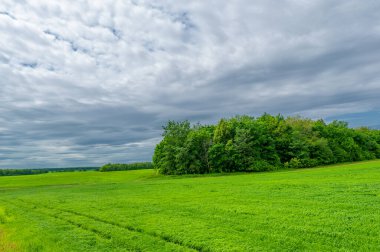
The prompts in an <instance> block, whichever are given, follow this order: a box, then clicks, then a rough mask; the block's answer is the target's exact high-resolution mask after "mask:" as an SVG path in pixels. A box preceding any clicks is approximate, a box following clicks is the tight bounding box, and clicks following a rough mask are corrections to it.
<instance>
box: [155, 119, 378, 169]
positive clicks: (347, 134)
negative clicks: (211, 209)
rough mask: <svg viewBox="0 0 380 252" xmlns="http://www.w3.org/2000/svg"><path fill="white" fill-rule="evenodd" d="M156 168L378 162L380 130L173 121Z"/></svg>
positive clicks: (305, 122) (314, 123) (286, 122)
mask: <svg viewBox="0 0 380 252" xmlns="http://www.w3.org/2000/svg"><path fill="white" fill-rule="evenodd" d="M163 130H164V132H163V134H162V136H163V139H162V141H161V142H160V143H159V144H158V145H157V146H156V148H155V151H154V155H153V165H154V168H155V169H157V170H158V171H159V172H160V173H162V174H193V173H201V174H202V173H214V172H240V171H243V172H250V171H270V170H276V169H281V168H301V167H315V166H319V165H328V164H335V163H342V162H352V161H360V160H369V159H376V158H380V130H375V129H370V128H367V127H361V128H355V129H353V128H349V127H348V124H347V123H346V122H343V121H333V122H331V123H325V122H324V121H323V120H322V119H321V120H311V119H308V118H301V117H287V118H285V117H284V116H282V115H277V116H273V115H270V114H264V115H262V116H260V117H258V118H254V117H251V116H246V115H243V116H235V117H233V118H230V119H221V120H220V121H219V123H218V124H216V125H201V124H195V125H191V124H190V122H189V121H187V120H186V121H182V122H176V121H169V122H168V123H167V124H166V125H165V126H164V127H163Z"/></svg>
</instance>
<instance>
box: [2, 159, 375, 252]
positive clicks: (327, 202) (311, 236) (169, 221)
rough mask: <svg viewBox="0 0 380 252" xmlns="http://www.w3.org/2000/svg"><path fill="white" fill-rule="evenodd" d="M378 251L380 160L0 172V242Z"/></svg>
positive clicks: (51, 246) (46, 247) (25, 246)
mask: <svg viewBox="0 0 380 252" xmlns="http://www.w3.org/2000/svg"><path fill="white" fill-rule="evenodd" d="M279 250H280V251H295V250H302V251H305V250H307V251H316V250H317V251H331V250H333V251H380V161H379V160H376V161H370V162H361V163H354V164H343V165H336V166H330V167H325V168H313V169H301V170H293V171H282V172H271V173H254V174H233V175H219V176H215V175H205V176H185V177H181V176H161V175H157V174H156V173H155V172H154V171H153V170H137V171H120V172H110V173H100V172H96V171H88V172H67V173H48V174H40V175H33V176H17V177H0V251H49V252H50V251H279Z"/></svg>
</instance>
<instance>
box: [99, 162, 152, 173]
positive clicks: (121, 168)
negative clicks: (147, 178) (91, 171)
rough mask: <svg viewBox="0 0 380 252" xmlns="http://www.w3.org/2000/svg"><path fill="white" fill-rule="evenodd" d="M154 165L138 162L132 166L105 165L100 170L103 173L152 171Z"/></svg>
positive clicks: (131, 164)
mask: <svg viewBox="0 0 380 252" xmlns="http://www.w3.org/2000/svg"><path fill="white" fill-rule="evenodd" d="M152 168H153V165H152V163H151V162H136V163H130V164H105V165H103V166H102V167H100V168H99V171H101V172H108V171H131V170H141V169H152Z"/></svg>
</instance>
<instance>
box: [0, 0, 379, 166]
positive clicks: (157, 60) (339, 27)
mask: <svg viewBox="0 0 380 252" xmlns="http://www.w3.org/2000/svg"><path fill="white" fill-rule="evenodd" d="M379 11H380V4H379V3H377V2H376V1H369V0H368V1H361V2H360V3H359V2H357V1H353V0H352V1H322V0H315V1H301V0H289V1H282V2H279V1H268V0H265V1H264V0H257V1H246V0H238V1H232V2H226V3H224V4H223V5H221V4H220V2H219V1H213V0H212V1H206V2H189V1H184V0H183V1H182V0H181V1H166V0H163V1H130V2H128V1H118V0H108V1H101V2H94V1H85V0H83V1H77V2H75V3H73V2H67V1H60V2H55V1H51V2H45V3H43V4H42V3H40V2H38V1H37V2H28V1H11V0H4V1H2V2H1V3H0V34H1V37H2V40H0V76H1V78H0V167H47V166H56V167H62V166H77V165H101V164H103V163H105V162H131V161H141V160H150V159H151V155H152V153H153V149H154V145H155V144H156V143H157V142H158V141H159V140H160V135H161V125H163V124H164V123H165V122H166V121H167V120H170V119H174V120H184V119H189V120H191V121H192V122H198V121H200V122H203V123H210V122H216V121H217V120H218V119H219V118H220V117H228V116H232V115H235V114H243V113H246V114H250V115H255V116H257V115H260V114H262V113H263V112H269V113H274V114H277V113H283V114H285V115H294V114H301V115H304V116H310V117H313V118H317V117H324V118H326V119H327V120H333V119H346V120H348V121H350V122H351V124H352V125H353V126H358V125H359V124H365V123H366V122H368V125H369V126H376V125H379V124H380V121H379V119H378V118H379V117H378V113H379V111H380V102H379V101H378V97H379V96H380V83H379V81H380V80H379V73H378V69H380V62H379V60H378V59H379V58H380V49H379V48H380V47H379V46H378V45H379V42H380V20H379V19H378V18H377V15H378V13H379Z"/></svg>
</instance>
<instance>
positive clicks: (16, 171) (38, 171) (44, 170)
mask: <svg viewBox="0 0 380 252" xmlns="http://www.w3.org/2000/svg"><path fill="white" fill-rule="evenodd" d="M97 169H98V167H68V168H42V169H0V176H16V175H35V174H42V173H48V172H70V171H90V170H97Z"/></svg>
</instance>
